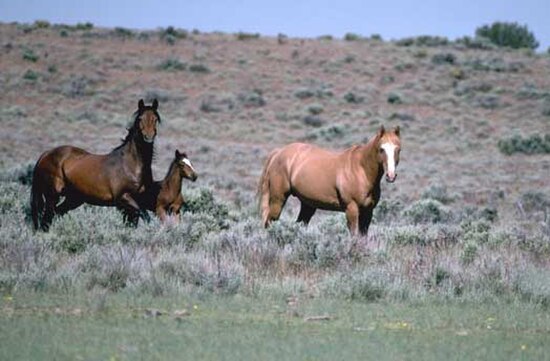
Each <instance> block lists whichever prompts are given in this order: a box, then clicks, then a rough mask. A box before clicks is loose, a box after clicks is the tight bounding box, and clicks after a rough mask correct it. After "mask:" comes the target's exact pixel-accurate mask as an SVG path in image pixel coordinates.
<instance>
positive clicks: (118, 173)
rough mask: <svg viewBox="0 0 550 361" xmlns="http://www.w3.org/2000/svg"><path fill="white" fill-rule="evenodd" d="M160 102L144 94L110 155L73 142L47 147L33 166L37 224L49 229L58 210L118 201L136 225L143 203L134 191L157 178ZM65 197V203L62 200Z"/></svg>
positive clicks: (32, 207) (33, 202)
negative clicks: (155, 158)
mask: <svg viewBox="0 0 550 361" xmlns="http://www.w3.org/2000/svg"><path fill="white" fill-rule="evenodd" d="M157 109H158V101H157V100H156V99H155V100H153V103H152V105H150V106H146V105H145V104H144V102H143V99H141V100H140V101H139V102H138V110H137V111H136V112H135V113H134V114H133V117H134V121H133V124H132V125H131V126H130V128H128V134H127V135H126V137H125V138H124V140H123V141H122V144H120V145H119V146H118V147H116V148H114V149H113V150H112V151H111V152H110V153H108V154H101V155H98V154H92V153H89V152H87V151H86V150H84V149H81V148H77V147H74V146H71V145H64V146H60V147H57V148H54V149H51V150H48V151H46V152H44V153H43V154H42V155H41V156H40V158H39V159H38V161H37V162H36V165H35V166H34V170H33V178H32V187H31V215H32V221H33V226H34V229H38V228H39V227H40V228H41V229H42V230H44V231H47V230H48V229H49V227H50V224H51V222H52V219H53V217H54V215H56V214H58V215H63V214H65V213H67V212H68V211H70V210H72V209H75V208H77V207H79V206H80V205H82V204H83V203H89V204H93V205H98V206H115V207H117V208H119V209H123V210H125V212H126V214H128V215H131V217H130V218H127V219H126V221H129V222H130V223H133V224H137V220H138V218H137V215H138V213H139V212H140V209H139V205H138V204H137V202H136V201H135V199H134V195H135V194H137V193H138V192H140V191H142V190H143V189H144V187H146V186H148V185H150V184H151V183H152V182H153V175H152V171H151V163H152V160H153V149H154V141H155V137H156V135H157V124H159V123H160V121H161V119H160V115H159V113H158V111H157ZM61 197H64V200H63V201H62V203H61V204H58V203H59V200H60V198H61Z"/></svg>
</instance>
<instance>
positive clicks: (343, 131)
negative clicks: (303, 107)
mask: <svg viewBox="0 0 550 361" xmlns="http://www.w3.org/2000/svg"><path fill="white" fill-rule="evenodd" d="M349 132H350V127H349V125H347V124H334V125H326V126H324V127H320V128H318V129H316V130H314V131H312V132H310V133H308V134H307V135H306V139H308V140H315V139H321V140H325V141H327V142H330V141H332V140H334V139H338V138H343V137H345V136H346V135H348V134H349Z"/></svg>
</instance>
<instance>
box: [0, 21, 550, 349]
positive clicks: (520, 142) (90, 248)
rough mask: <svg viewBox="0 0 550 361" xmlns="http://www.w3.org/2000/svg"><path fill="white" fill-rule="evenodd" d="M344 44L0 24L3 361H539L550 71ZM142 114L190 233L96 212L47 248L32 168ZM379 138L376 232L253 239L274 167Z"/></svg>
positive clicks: (498, 57) (318, 230) (522, 58)
mask: <svg viewBox="0 0 550 361" xmlns="http://www.w3.org/2000/svg"><path fill="white" fill-rule="evenodd" d="M347 39H348V40H343V39H332V38H329V37H321V38H319V39H292V38H286V37H279V38H269V37H267V38H266V37H261V36H255V35H254V34H246V33H241V34H222V33H208V34H206V33H200V32H187V31H183V30H181V29H159V30H155V31H143V32H137V31H133V30H130V29H122V28H116V29H98V28H94V27H93V26H84V25H81V26H77V27H74V26H73V27H70V26H61V25H55V26H53V25H51V26H47V25H46V24H42V23H37V24H0V42H1V44H0V45H1V46H2V47H3V50H4V51H2V52H0V68H1V69H2V72H1V73H0V79H1V82H0V87H1V90H2V97H1V98H0V135H1V136H2V140H3V141H2V142H1V143H0V294H1V297H2V299H1V300H0V302H1V308H0V319H1V320H0V344H1V347H0V359H6V360H8V359H9V360H12V359H21V360H28V359H44V358H47V359H83V360H87V359H109V360H110V359H114V360H119V359H139V358H141V359H180V358H182V357H183V356H182V355H185V358H186V359H191V358H193V359H228V360H233V359H298V360H318V359H331V360H333V359H370V358H373V359H374V358H376V359H388V360H417V359H427V360H429V359H442V358H447V359H483V360H485V359H495V360H502V359H514V360H517V359H519V360H522V359H525V360H541V359H544V358H545V357H546V355H547V354H548V352H549V351H550V349H549V346H548V345H546V344H545V341H546V340H547V339H548V336H549V333H550V319H549V313H548V307H549V306H550V282H548V280H549V279H550V261H549V260H550V257H549V256H550V216H549V214H550V176H549V174H550V158H549V154H550V77H549V75H548V67H549V66H550V57H549V56H548V55H547V54H535V53H533V52H531V51H525V50H509V49H502V48H494V47H491V46H489V45H487V44H484V45H483V44H481V45H483V46H481V45H480V44H477V45H476V44H473V43H465V42H460V41H453V42H450V41H446V40H445V39H442V38H435V37H434V38H430V37H428V38H416V39H412V40H410V39H408V40H407V39H405V40H401V41H382V40H380V39H377V38H362V37H352V36H349V37H347ZM140 98H145V100H146V101H147V102H149V101H151V100H152V99H153V98H158V99H159V101H160V109H159V111H160V114H161V116H162V117H163V124H162V125H161V127H160V131H159V136H158V139H157V140H156V142H155V143H156V144H155V149H156V157H155V161H154V164H153V171H154V175H155V178H156V179H159V178H161V177H163V176H164V174H165V172H166V170H167V168H168V165H169V162H170V160H171V158H172V157H173V154H174V149H175V148H179V149H180V150H181V151H186V152H187V153H188V154H189V158H190V159H191V161H192V162H193V164H194V166H195V168H196V169H197V172H198V173H199V180H198V181H197V182H196V183H188V182H186V183H185V184H184V189H183V194H184V196H185V198H186V200H187V203H186V205H185V207H184V212H183V213H182V215H181V219H180V223H179V224H168V225H161V224H159V222H158V221H157V220H155V219H153V220H152V221H151V222H149V223H140V225H139V226H138V227H137V229H133V228H128V227H125V226H124V224H123V222H122V217H121V215H120V214H119V213H118V212H117V211H116V210H115V209H102V208H98V207H91V206H83V207H81V208H79V209H77V210H75V211H72V212H70V213H69V214H67V215H66V216H64V217H59V218H56V219H55V220H54V223H53V225H52V228H51V230H50V232H49V233H43V232H36V233H35V232H33V231H32V229H31V225H30V220H29V188H30V183H29V182H30V174H31V173H30V172H31V169H32V166H33V165H34V162H35V161H36V159H37V158H38V157H39V155H40V154H41V153H42V152H43V151H45V150H47V149H49V148H51V147H54V146H57V145H62V144H73V145H77V146H80V147H83V148H85V149H89V150H91V151H94V152H98V153H105V152H108V151H109V150H111V149H112V148H114V147H115V146H117V145H118V144H120V138H122V137H123V136H124V135H125V132H126V130H125V126H127V124H128V122H129V120H130V114H131V113H132V112H133V111H134V110H135V109H136V106H137V101H138V100H139V99H140ZM381 124H384V125H386V126H388V127H390V126H393V125H400V126H401V129H402V138H403V139H402V141H403V151H402V154H401V162H400V164H399V168H398V170H397V171H398V175H399V176H398V179H397V181H396V182H395V183H394V184H387V183H383V184H382V201H381V203H380V204H379V206H378V207H377V209H376V211H375V217H374V221H373V224H372V225H371V228H370V231H369V235H368V237H364V238H353V237H350V235H349V233H348V231H347V229H346V225H345V219H344V215H343V214H338V213H329V212H318V213H319V214H316V216H315V217H314V218H313V220H312V222H311V224H310V226H309V227H302V226H300V225H296V224H295V223H294V219H295V217H296V216H297V206H298V204H297V202H296V201H295V200H292V199H291V200H289V204H288V205H287V208H286V209H285V211H284V212H283V216H282V219H281V221H280V222H277V223H276V224H274V225H273V227H271V228H270V229H268V230H264V229H262V227H261V226H260V220H259V216H258V213H257V210H256V198H255V197H256V187H257V181H258V177H259V175H260V172H261V168H262V164H263V160H264V159H265V157H266V155H267V154H268V152H269V151H270V150H272V149H274V148H276V147H279V146H281V145H283V144H287V143H290V142H293V141H307V142H312V143H316V144H319V145H322V146H325V147H329V148H333V149H343V148H345V147H348V146H350V145H352V144H356V143H360V142H363V141H365V140H366V139H368V138H369V137H370V136H372V135H373V134H374V131H375V130H376V129H377V128H378V127H379V126H380V125H381ZM321 316H322V317H321ZM325 316H326V317H325ZM311 317H313V318H315V317H321V318H327V319H321V320H315V319H314V320H311V319H310V318H311Z"/></svg>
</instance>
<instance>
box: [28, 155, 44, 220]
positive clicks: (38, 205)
mask: <svg viewBox="0 0 550 361" xmlns="http://www.w3.org/2000/svg"><path fill="white" fill-rule="evenodd" d="M37 166H38V162H37V163H36V165H35V166H34V171H33V173H32V186H31V215H32V224H33V226H34V229H35V230H37V229H38V228H39V227H40V223H41V219H42V214H43V212H44V193H43V192H42V187H41V182H40V179H39V175H38V171H37Z"/></svg>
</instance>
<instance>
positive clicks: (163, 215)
mask: <svg viewBox="0 0 550 361" xmlns="http://www.w3.org/2000/svg"><path fill="white" fill-rule="evenodd" d="M155 213H156V214H157V217H159V218H160V222H161V223H164V222H166V217H167V215H166V210H165V209H164V206H162V205H159V206H157V208H156V210H155Z"/></svg>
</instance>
